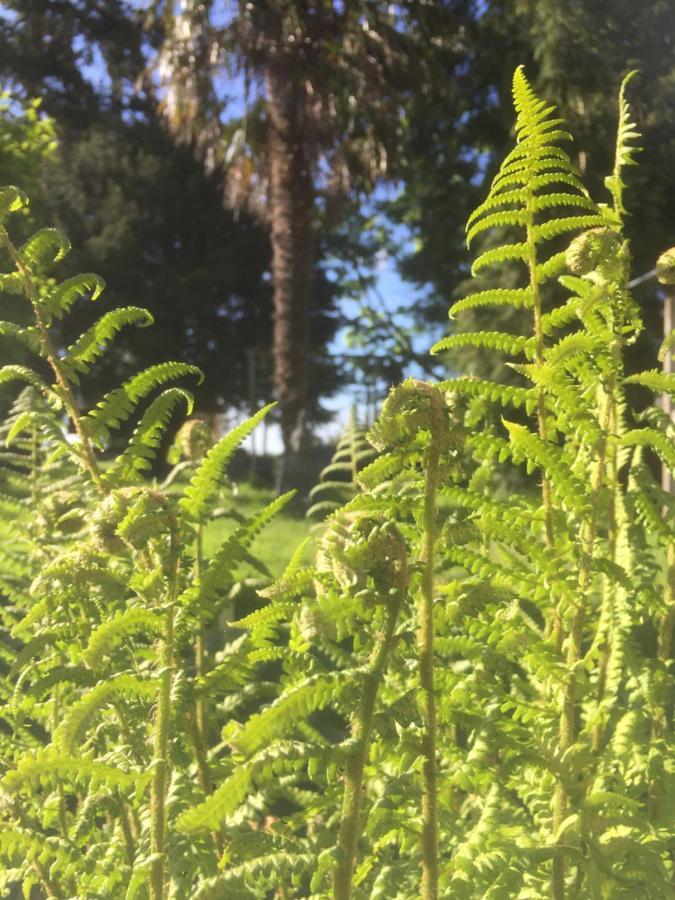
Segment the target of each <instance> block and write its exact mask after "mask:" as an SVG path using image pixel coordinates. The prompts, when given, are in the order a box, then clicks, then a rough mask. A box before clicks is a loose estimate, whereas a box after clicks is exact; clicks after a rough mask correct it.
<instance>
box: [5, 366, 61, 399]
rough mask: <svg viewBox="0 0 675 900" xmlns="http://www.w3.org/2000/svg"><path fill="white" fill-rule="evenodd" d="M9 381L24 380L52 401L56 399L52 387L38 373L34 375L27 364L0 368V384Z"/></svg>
mask: <svg viewBox="0 0 675 900" xmlns="http://www.w3.org/2000/svg"><path fill="white" fill-rule="evenodd" d="M10 381H24V382H25V383H26V384H29V385H30V386H31V387H34V388H35V389H36V390H38V391H40V393H41V394H42V395H43V396H44V397H45V398H46V399H47V400H51V401H52V402H53V401H54V400H55V399H56V398H55V394H54V392H53V391H52V389H51V388H50V387H48V386H47V385H46V384H45V382H44V381H43V380H42V379H41V378H40V376H39V375H36V374H35V372H33V370H32V369H29V368H28V367H27V366H20V365H7V366H3V367H2V368H1V369H0V384H8V383H9V382H10Z"/></svg>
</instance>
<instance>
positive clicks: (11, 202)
mask: <svg viewBox="0 0 675 900" xmlns="http://www.w3.org/2000/svg"><path fill="white" fill-rule="evenodd" d="M26 206H28V197H27V196H26V194H25V193H24V192H23V191H22V190H21V188H18V187H16V186H15V185H13V184H6V185H3V186H2V187H0V222H4V221H5V219H6V218H7V216H8V215H9V214H10V213H13V212H18V210H20V209H23V208H24V207H26Z"/></svg>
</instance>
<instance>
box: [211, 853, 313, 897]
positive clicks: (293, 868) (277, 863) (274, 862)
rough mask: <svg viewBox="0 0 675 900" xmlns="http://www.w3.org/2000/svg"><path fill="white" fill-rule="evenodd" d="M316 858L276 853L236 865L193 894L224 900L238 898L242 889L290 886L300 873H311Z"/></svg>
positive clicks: (311, 855) (267, 888)
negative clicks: (290, 881) (292, 879)
mask: <svg viewBox="0 0 675 900" xmlns="http://www.w3.org/2000/svg"><path fill="white" fill-rule="evenodd" d="M315 862H316V859H315V857H314V856H313V854H301V853H273V854H269V855H267V856H261V857H259V858H257V859H252V860H248V861H247V862H244V863H241V864H240V865H238V866H232V867H231V868H230V869H228V870H227V872H224V873H223V874H222V875H217V876H216V877H215V878H212V879H209V880H208V881H205V882H203V883H202V884H201V885H200V886H199V887H198V888H197V891H196V892H195V894H194V895H193V897H194V900H221V898H223V897H232V898H233V900H234V898H235V897H236V896H237V894H236V892H237V888H239V890H241V889H242V888H243V889H245V890H247V889H248V890H267V891H269V890H272V889H273V888H275V887H278V886H279V885H282V884H283V885H286V884H287V883H288V880H289V879H291V878H293V876H295V875H297V874H301V873H303V872H308V871H311V869H312V866H313V865H314V864H315Z"/></svg>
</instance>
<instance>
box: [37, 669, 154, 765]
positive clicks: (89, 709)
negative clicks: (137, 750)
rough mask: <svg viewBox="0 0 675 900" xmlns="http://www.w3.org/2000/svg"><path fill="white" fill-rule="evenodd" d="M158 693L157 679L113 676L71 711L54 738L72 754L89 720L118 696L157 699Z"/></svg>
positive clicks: (97, 686)
mask: <svg viewBox="0 0 675 900" xmlns="http://www.w3.org/2000/svg"><path fill="white" fill-rule="evenodd" d="M156 696H157V684H156V682H155V681H153V680H150V679H147V680H142V679H140V678H137V677H136V676H135V675H127V674H122V675H114V676H113V677H112V678H109V679H108V680H107V681H103V682H101V683H100V684H97V685H96V687H94V688H92V689H91V690H90V691H87V692H86V693H85V694H83V696H82V697H81V698H80V699H79V700H78V701H77V702H76V703H74V704H73V705H72V706H71V707H70V709H69V710H68V712H67V714H66V716H65V717H64V719H63V721H62V722H61V724H60V725H59V726H58V728H57V729H56V730H55V731H54V735H53V738H52V741H53V744H54V746H55V747H56V748H58V749H60V750H61V751H63V753H65V755H66V756H72V755H73V754H74V752H75V749H76V748H77V747H78V745H79V742H80V740H81V737H82V734H83V732H84V730H85V728H86V727H87V724H88V723H89V720H90V719H91V718H92V716H94V715H95V714H96V713H97V712H99V711H101V710H102V709H103V708H104V706H105V704H106V703H108V702H111V701H112V700H113V699H115V698H120V699H121V700H124V699H127V698H130V699H138V700H154V699H155V698H156Z"/></svg>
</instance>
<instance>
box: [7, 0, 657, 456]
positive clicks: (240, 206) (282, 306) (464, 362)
mask: <svg viewBox="0 0 675 900" xmlns="http://www.w3.org/2000/svg"><path fill="white" fill-rule="evenodd" d="M674 42H675V8H674V7H673V4H672V3H669V2H665V0H644V2H643V3H641V4H640V6H639V8H638V7H636V6H635V4H634V3H633V2H631V0H596V2H593V3H584V2H580V0H536V2H535V0H436V2H433V3H428V2H423V0H406V2H399V3H385V2H379V0H354V2H349V3H345V2H341V0H330V2H329V0H260V2H256V3H244V2H239V0H231V2H225V0H136V2H123V0H109V2H106V3H101V2H100V0H70V2H64V0H7V2H5V3H3V4H2V6H1V7H0V78H1V79H2V80H3V81H4V83H5V84H6V86H7V87H10V88H12V89H13V91H14V96H15V97H16V98H18V99H19V100H22V101H23V102H24V103H25V102H27V101H29V100H30V98H32V97H40V98H41V100H42V106H41V107H40V109H41V110H43V111H44V112H45V113H47V114H48V115H49V116H50V117H51V120H52V121H53V125H50V126H49V128H52V129H53V137H55V138H56V139H57V141H58V149H57V150H56V151H53V150H51V151H50V152H51V156H50V153H47V154H44V153H42V151H41V150H40V149H39V145H40V141H39V140H37V142H36V152H35V154H33V156H32V158H33V159H34V160H35V163H34V166H33V174H31V173H30V172H28V173H26V177H20V176H21V175H22V173H18V172H17V175H16V180H17V181H22V182H24V183H26V182H27V183H28V186H29V190H30V191H31V193H32V194H33V195H34V203H36V204H40V205H41V206H42V210H41V219H42V220H45V219H52V220H56V221H58V222H59V224H62V225H63V226H64V227H65V229H66V230H67V231H68V232H69V233H70V234H71V236H72V237H73V239H74V244H75V246H76V247H77V250H76V251H73V254H72V260H71V262H70V266H71V268H72V270H75V269H81V268H83V269H94V270H98V271H100V272H101V274H103V275H104V277H106V278H107V279H108V281H109V284H110V287H109V292H110V293H109V297H108V299H106V295H105V294H104V296H103V298H102V299H101V301H99V303H106V302H109V303H110V304H111V305H112V304H117V303H136V302H143V303H144V304H145V305H147V306H149V307H150V308H151V310H152V312H153V314H154V315H155V316H156V319H157V323H158V327H157V328H156V329H153V330H149V331H147V332H140V333H138V334H137V335H135V336H134V338H133V341H132V343H131V344H129V345H128V346H129V354H130V355H129V357H128V358H118V359H116V360H114V362H113V363H112V365H113V366H114V368H115V369H116V371H115V372H114V373H113V372H112V371H109V370H105V369H101V371H100V373H99V382H98V383H96V384H95V385H94V388H95V389H96V391H98V390H99V388H100V389H101V390H103V389H104V388H105V387H106V386H107V385H108V384H109V382H110V380H111V379H112V378H113V376H114V377H115V378H118V377H119V374H120V373H121V372H122V373H123V372H124V370H125V369H126V367H127V366H131V367H133V366H134V364H137V361H138V360H139V359H142V360H144V361H147V362H152V361H154V359H156V358H159V356H160V354H161V355H162V357H164V356H166V355H167V354H169V355H173V356H175V357H177V358H182V359H185V360H188V361H191V362H197V363H198V364H199V365H201V366H202V368H204V370H205V372H206V374H207V380H206V383H205V385H204V387H203V389H202V393H201V394H200V396H199V398H198V401H199V404H200V407H201V408H202V409H203V410H204V411H207V412H208V411H222V410H225V409H231V408H236V407H247V406H249V405H255V404H259V403H261V402H262V401H263V400H264V399H267V398H269V396H270V395H271V393H272V391H273V389H275V390H276V393H277V396H278V397H279V399H280V401H281V408H282V409H281V419H282V428H283V433H284V438H285V444H286V448H287V450H289V451H292V453H294V452H296V451H297V450H298V449H299V447H300V445H301V443H302V439H303V435H305V434H307V432H308V431H309V430H310V429H311V428H312V427H313V426H314V425H315V424H316V423H318V422H321V421H323V420H325V419H326V418H327V416H328V415H329V413H328V412H327V411H326V409H325V408H324V406H323V401H325V400H326V399H328V398H330V397H331V396H334V395H335V394H336V392H342V393H344V391H345V389H346V388H349V389H350V390H352V389H353V388H350V387H349V386H350V385H352V386H353V385H356V389H358V390H359V391H364V392H365V394H366V395H367V397H368V402H369V403H370V404H371V405H372V404H373V403H375V402H376V401H377V396H376V395H377V394H378V393H380V392H384V391H386V389H387V387H388V385H389V383H391V382H392V381H396V380H398V379H399V378H400V377H401V375H403V374H407V372H409V371H411V370H412V371H415V372H422V371H425V370H426V371H427V372H429V371H431V368H430V365H431V366H433V365H436V369H435V371H442V368H443V365H445V366H447V365H450V366H452V367H453V368H455V369H457V370H462V371H474V372H480V373H481V374H490V372H491V369H492V368H496V367H495V366H494V364H492V363H491V362H490V360H489V359H488V360H486V359H485V357H482V361H479V360H478V359H477V358H476V357H475V355H474V354H473V353H472V351H470V350H465V351H457V352H456V353H455V354H453V356H452V357H451V358H449V359H447V360H443V361H442V365H441V366H440V367H439V365H438V362H437V363H436V364H434V363H433V361H432V363H431V364H430V363H429V362H428V361H427V360H425V354H424V353H423V352H421V348H422V347H423V346H424V345H426V346H428V344H429V343H431V340H432V334H431V332H435V334H434V335H433V336H437V334H438V332H439V331H446V330H448V327H449V326H448V324H447V318H446V312H447V309H448V306H449V305H450V303H451V302H452V300H453V299H455V298H456V297H458V296H461V295H463V294H464V293H465V292H466V291H467V290H470V289H475V286H474V287H469V285H468V283H467V278H468V257H467V253H466V248H465V242H464V222H465V221H466V217H467V214H468V212H469V211H470V210H471V209H472V208H473V207H474V206H475V205H476V203H477V202H478V199H479V197H481V196H482V195H484V193H485V190H486V184H487V182H489V180H490V179H491V177H492V175H493V173H494V167H495V163H496V160H498V159H499V158H501V157H502V156H503V154H504V153H505V152H506V150H507V149H508V147H509V145H510V143H511V142H512V139H513V137H512V134H511V131H510V128H511V100H510V96H509V90H510V79H511V73H512V71H513V68H514V67H515V66H516V65H517V64H519V63H525V65H526V67H527V70H528V75H529V76H530V78H531V80H532V82H533V83H534V85H535V87H536V89H537V90H538V91H540V92H543V94H544V95H545V96H547V97H549V98H550V99H551V100H555V101H556V102H558V103H559V104H560V105H561V107H562V112H563V114H564V115H565V117H566V118H567V119H568V120H569V124H570V128H571V130H572V132H573V133H574V134H575V135H576V137H577V141H576V144H575V148H574V153H575V154H576V159H577V162H578V164H579V166H580V167H581V168H583V169H584V170H585V177H586V179H587V180H588V181H589V183H590V184H591V186H592V188H593V193H594V196H595V197H596V198H599V199H602V197H603V191H604V188H603V185H602V179H603V177H604V175H605V174H606V173H607V172H608V170H609V168H610V165H611V156H612V153H613V142H614V132H615V124H616V104H615V97H616V90H617V87H618V84H619V82H620V80H621V77H622V76H623V75H624V74H625V72H626V71H628V70H629V69H631V68H638V69H640V71H641V74H640V77H639V80H638V79H636V80H635V81H634V82H633V83H632V85H631V102H632V106H633V108H634V111H635V115H636V119H637V122H638V125H639V127H640V129H641V130H642V131H643V133H644V135H645V138H644V144H645V148H646V149H645V151H644V152H643V153H642V154H641V159H640V167H639V168H636V169H635V170H634V172H635V176H634V181H633V190H632V192H629V195H628V199H629V204H630V207H631V213H632V218H631V224H630V233H631V243H632V250H633V255H634V271H635V272H636V273H638V274H639V273H642V272H645V271H647V270H649V269H650V268H651V267H652V266H653V264H654V260H655V258H656V256H657V255H658V253H659V252H660V251H661V250H662V249H663V248H664V247H666V246H669V245H671V244H672V243H673V234H674V233H675V207H674V204H673V203H672V198H673V197H674V196H675V165H673V161H674V160H675V65H674V62H673V60H674V59H675V55H674V53H673V50H674V49H675V48H674V47H673V43H674ZM27 109H34V108H32V107H30V106H28V107H27ZM17 110H18V107H17V106H16V103H15V104H14V105H13V107H12V108H11V109H8V111H7V114H6V115H5V116H4V117H3V123H4V124H3V129H7V131H6V133H7V134H8V135H9V134H10V131H11V127H12V116H13V115H17V114H18V113H17ZM31 115H34V116H35V121H37V122H40V121H41V120H40V115H39V114H38V112H37V111H36V110H34V112H33V113H31ZM19 117H20V116H19ZM53 137H52V138H50V139H49V141H50V143H53ZM29 143H30V142H29ZM5 170H6V172H13V171H15V170H14V169H12V167H11V165H10V164H9V163H8V164H7V165H6V166H5ZM4 177H5V179H7V177H8V176H7V175H5V176H4ZM11 177H12V178H13V177H14V175H12V176H11ZM652 185H658V189H654V188H653V187H651V186H652ZM382 259H388V260H389V261H390V263H391V262H392V261H393V263H394V264H395V266H396V269H397V271H398V275H399V278H400V279H402V280H403V281H402V282H401V281H399V282H398V290H397V294H398V297H397V298H396V300H394V299H393V298H392V297H390V296H388V295H387V293H386V292H384V291H382V290H381V284H382V282H381V279H380V276H379V274H378V267H379V265H380V261H381V260H382ZM512 276H513V273H512V272H509V270H508V269H505V270H504V271H503V272H502V273H501V274H498V275H497V276H495V278H496V280H497V281H498V282H499V283H500V284H503V285H506V284H508V282H509V279H510V278H511V277H512ZM406 284H407V285H409V286H410V293H411V295H412V296H415V297H416V300H415V304H414V306H413V304H412V303H409V304H407V308H404V309H401V308H400V307H401V306H402V304H401V299H400V298H401V296H404V292H405V285H406ZM378 289H379V293H378ZM639 297H640V300H641V302H642V304H643V308H644V311H645V318H646V319H647V323H648V327H647V330H646V333H645V335H643V337H642V339H641V341H640V342H639V344H638V346H637V347H636V348H635V353H636V354H637V355H640V356H642V357H645V356H647V355H649V354H652V353H653V347H654V344H655V341H656V339H657V337H658V335H659V333H660V329H661V322H660V315H661V306H660V302H659V298H658V294H657V291H656V288H655V286H654V284H653V283H649V282H648V283H645V284H644V285H642V286H641V287H640V288H639ZM347 300H350V301H356V302H351V303H346V301H347ZM403 305H404V306H405V304H403ZM91 314H92V310H89V309H87V308H86V305H82V306H81V307H80V311H79V316H80V317H81V318H80V320H79V321H78V322H77V323H76V327H78V328H79V327H83V326H84V325H85V324H86V320H87V318H88V317H89V316H90V315H91ZM480 315H481V314H480V313H479V312H477V313H476V316H480ZM489 315H490V316H491V317H494V316H495V311H494V310H491V311H490V312H489ZM73 324H74V325H75V322H73ZM513 325H514V328H515V327H517V324H516V323H513ZM462 327H467V328H473V324H472V323H471V321H470V316H468V315H467V316H465V317H464V319H463V322H462ZM340 329H343V330H342V331H340ZM344 329H346V331H345V330H344ZM415 331H417V332H424V331H426V332H429V334H428V337H425V338H419V339H417V340H413V337H414V332H415ZM338 332H340V333H341V334H343V335H346V337H347V344H348V345H347V346H345V342H344V341H342V343H341V344H340V345H338V344H337V343H336V341H335V336H336V334H338ZM411 335H412V337H411ZM67 337H68V335H64V339H67ZM272 346H273V347H274V359H272V354H271V353H270V347H272ZM172 348H173V349H172ZM87 399H88V398H87ZM343 405H344V407H345V408H347V407H348V405H349V404H348V402H344V403H343Z"/></svg>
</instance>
